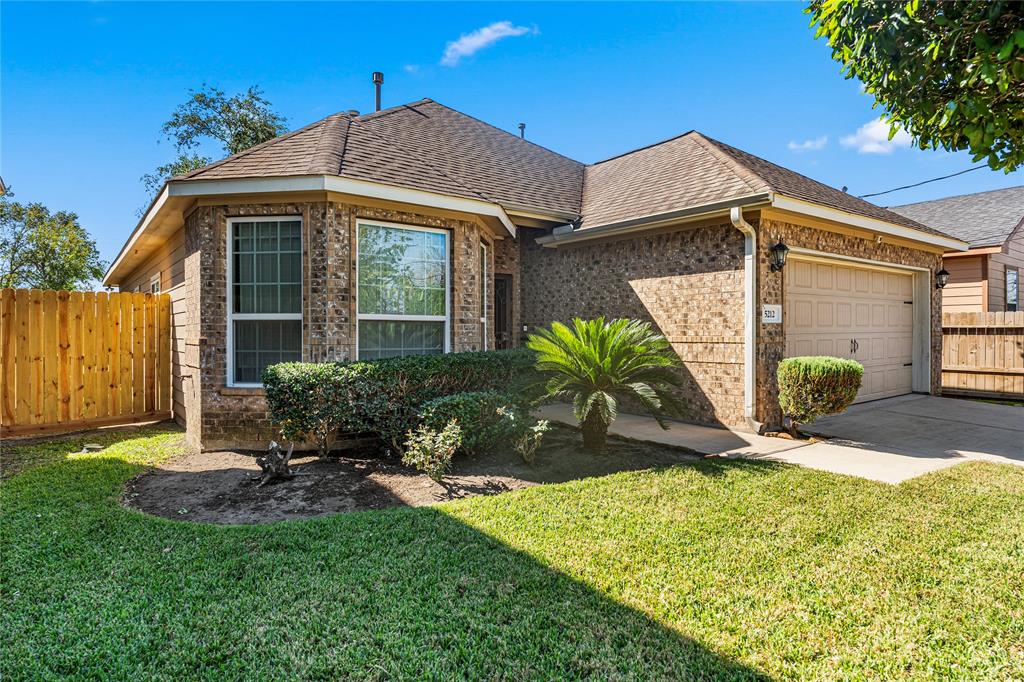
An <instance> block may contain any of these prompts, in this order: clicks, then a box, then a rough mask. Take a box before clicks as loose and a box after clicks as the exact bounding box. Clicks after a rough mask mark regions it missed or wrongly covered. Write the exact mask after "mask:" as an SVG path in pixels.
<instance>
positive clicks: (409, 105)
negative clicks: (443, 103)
mask: <svg viewBox="0 0 1024 682" xmlns="http://www.w3.org/2000/svg"><path fill="white" fill-rule="evenodd" d="M432 101H433V100H432V99H430V98H429V97H424V98H423V99H418V100H416V101H415V102H406V103H405V104H396V105H395V106H393V107H388V108H387V109H381V110H380V111H371V112H370V113H368V114H360V115H359V116H357V117H356V118H358V119H359V120H361V121H369V120H372V119H375V118H381V117H382V116H389V115H391V114H396V113H398V112H399V111H402V110H403V109H412V108H415V107H418V106H419V105H421V104H426V103H427V102H432Z"/></svg>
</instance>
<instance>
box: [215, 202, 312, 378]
mask: <svg viewBox="0 0 1024 682" xmlns="http://www.w3.org/2000/svg"><path fill="white" fill-rule="evenodd" d="M228 246H229V249H230V255H229V257H228V282H229V284H228V349H229V350H228V385H230V386H238V385H250V386H258V385H259V384H260V380H261V377H262V376H263V370H264V369H266V368H267V366H268V365H273V364H276V363H279V362H293V361H298V360H301V359H302V221H301V220H300V219H298V218H280V217H274V218H232V219H230V220H229V221H228Z"/></svg>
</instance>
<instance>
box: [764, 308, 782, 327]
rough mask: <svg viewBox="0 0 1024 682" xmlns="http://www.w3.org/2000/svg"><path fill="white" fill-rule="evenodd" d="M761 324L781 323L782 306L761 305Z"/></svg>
mask: <svg viewBox="0 0 1024 682" xmlns="http://www.w3.org/2000/svg"><path fill="white" fill-rule="evenodd" d="M761 324H782V306H781V305H763V306H761Z"/></svg>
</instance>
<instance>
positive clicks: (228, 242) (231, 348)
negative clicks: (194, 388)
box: [224, 215, 306, 388]
mask: <svg viewBox="0 0 1024 682" xmlns="http://www.w3.org/2000/svg"><path fill="white" fill-rule="evenodd" d="M284 220H297V221H299V251H300V253H301V252H302V251H303V248H304V245H305V242H304V239H303V224H302V216H296V215H268V216H236V217H234V218H228V219H227V229H226V230H224V233H225V244H224V246H225V251H224V254H225V257H226V258H227V289H228V292H227V293H228V296H227V305H228V308H227V325H228V329H227V344H226V345H227V348H225V349H224V359H225V362H226V364H227V385H228V386H229V387H231V388H262V386H263V383H262V382H258V381H257V382H236V381H235V340H234V334H235V320H299V321H300V322H301V321H302V310H301V309H302V308H304V307H305V305H306V301H305V299H306V297H305V285H306V272H305V269H304V268H303V262H302V261H303V259H302V257H301V256H300V257H299V282H301V285H300V290H301V291H302V296H301V297H300V301H301V303H300V305H299V308H300V310H299V312H297V313H236V312H234V309H235V302H234V290H235V287H234V286H233V285H234V265H235V259H234V258H233V256H234V253H233V251H232V249H233V248H234V245H233V243H232V239H231V237H232V236H233V235H234V233H235V223H276V222H281V221H284ZM302 350H305V349H302Z"/></svg>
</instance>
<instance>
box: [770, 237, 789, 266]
mask: <svg viewBox="0 0 1024 682" xmlns="http://www.w3.org/2000/svg"><path fill="white" fill-rule="evenodd" d="M788 255H789V247H788V246H786V245H785V244H783V243H782V240H781V239H780V240H779V243H778V244H776V245H775V246H773V247H772V272H782V268H784V267H785V266H786V256H788Z"/></svg>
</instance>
